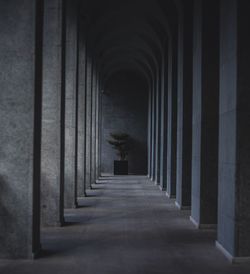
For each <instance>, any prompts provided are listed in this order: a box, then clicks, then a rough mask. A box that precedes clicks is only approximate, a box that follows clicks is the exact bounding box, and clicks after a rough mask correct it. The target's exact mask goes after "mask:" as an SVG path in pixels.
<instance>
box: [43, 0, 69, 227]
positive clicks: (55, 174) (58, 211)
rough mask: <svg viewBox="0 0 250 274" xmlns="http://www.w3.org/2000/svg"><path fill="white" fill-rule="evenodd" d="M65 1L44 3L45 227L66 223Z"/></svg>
mask: <svg viewBox="0 0 250 274" xmlns="http://www.w3.org/2000/svg"><path fill="white" fill-rule="evenodd" d="M63 10H64V7H63V1H62V0H45V1H44V41H43V102H42V103H43V110H42V112H43V117H42V165H41V168H42V177H41V195H42V197H41V198H42V201H41V208H42V218H41V219H42V224H43V225H45V226H54V225H62V224H63V184H64V103H65V102H64V100H65V94H64V93H65V90H64V79H63V77H64V75H63V74H64V64H63V63H64V60H63V59H64V57H63V56H64V43H63V40H64V39H63V38H64V37H63V36H64V35H63V33H64V30H63V27H64V23H63V21H64V18H63V13H64V12H63Z"/></svg>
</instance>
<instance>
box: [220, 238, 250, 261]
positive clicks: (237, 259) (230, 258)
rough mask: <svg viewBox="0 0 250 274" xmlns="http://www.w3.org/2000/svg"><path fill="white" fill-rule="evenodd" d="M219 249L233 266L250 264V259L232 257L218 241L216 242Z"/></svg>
mask: <svg viewBox="0 0 250 274" xmlns="http://www.w3.org/2000/svg"><path fill="white" fill-rule="evenodd" d="M215 245H216V247H217V249H218V250H219V251H220V252H221V253H222V254H223V255H224V256H225V257H226V258H227V259H228V260H229V262H230V263H232V264H242V263H250V257H234V256H232V255H231V254H230V253H229V252H228V251H227V250H226V249H225V248H224V247H223V246H222V245H221V244H220V243H219V242H218V241H216V242H215Z"/></svg>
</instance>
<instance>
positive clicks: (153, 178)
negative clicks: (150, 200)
mask: <svg viewBox="0 0 250 274" xmlns="http://www.w3.org/2000/svg"><path fill="white" fill-rule="evenodd" d="M151 93H152V94H151V176H150V178H151V180H152V181H154V180H155V135H156V130H155V128H156V122H155V96H156V91H155V84H154V81H152V87H151Z"/></svg>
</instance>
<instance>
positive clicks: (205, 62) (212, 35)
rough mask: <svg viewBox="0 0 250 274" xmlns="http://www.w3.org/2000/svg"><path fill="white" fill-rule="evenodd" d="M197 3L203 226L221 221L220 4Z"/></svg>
mask: <svg viewBox="0 0 250 274" xmlns="http://www.w3.org/2000/svg"><path fill="white" fill-rule="evenodd" d="M194 3H195V4H194V6H195V7H194V18H195V19H194V59H193V62H194V63H193V68H194V70H193V137H192V141H193V146H192V218H193V219H194V221H195V222H196V223H197V225H198V226H200V225H215V224H216V223H217V191H218V190H217V188H218V136H219V133H218V122H219V116H218V112H219V16H218V11H219V7H218V1H215V0H214V1H209V2H208V1H199V0H197V1H194ZM211 14H213V16H211Z"/></svg>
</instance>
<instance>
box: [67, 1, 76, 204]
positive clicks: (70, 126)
mask: <svg viewBox="0 0 250 274" xmlns="http://www.w3.org/2000/svg"><path fill="white" fill-rule="evenodd" d="M77 8H78V5H77V0H73V1H72V0H67V1H66V63H65V69H66V90H65V98H66V99H65V176H64V177H65V178H64V180H65V183H64V185H65V186H64V207H65V208H75V207H76V206H77V190H76V187H77V185H76V174H75V173H76V87H77V86H76V80H77V77H76V76H77V31H78V30H77V13H78V11H77Z"/></svg>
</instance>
